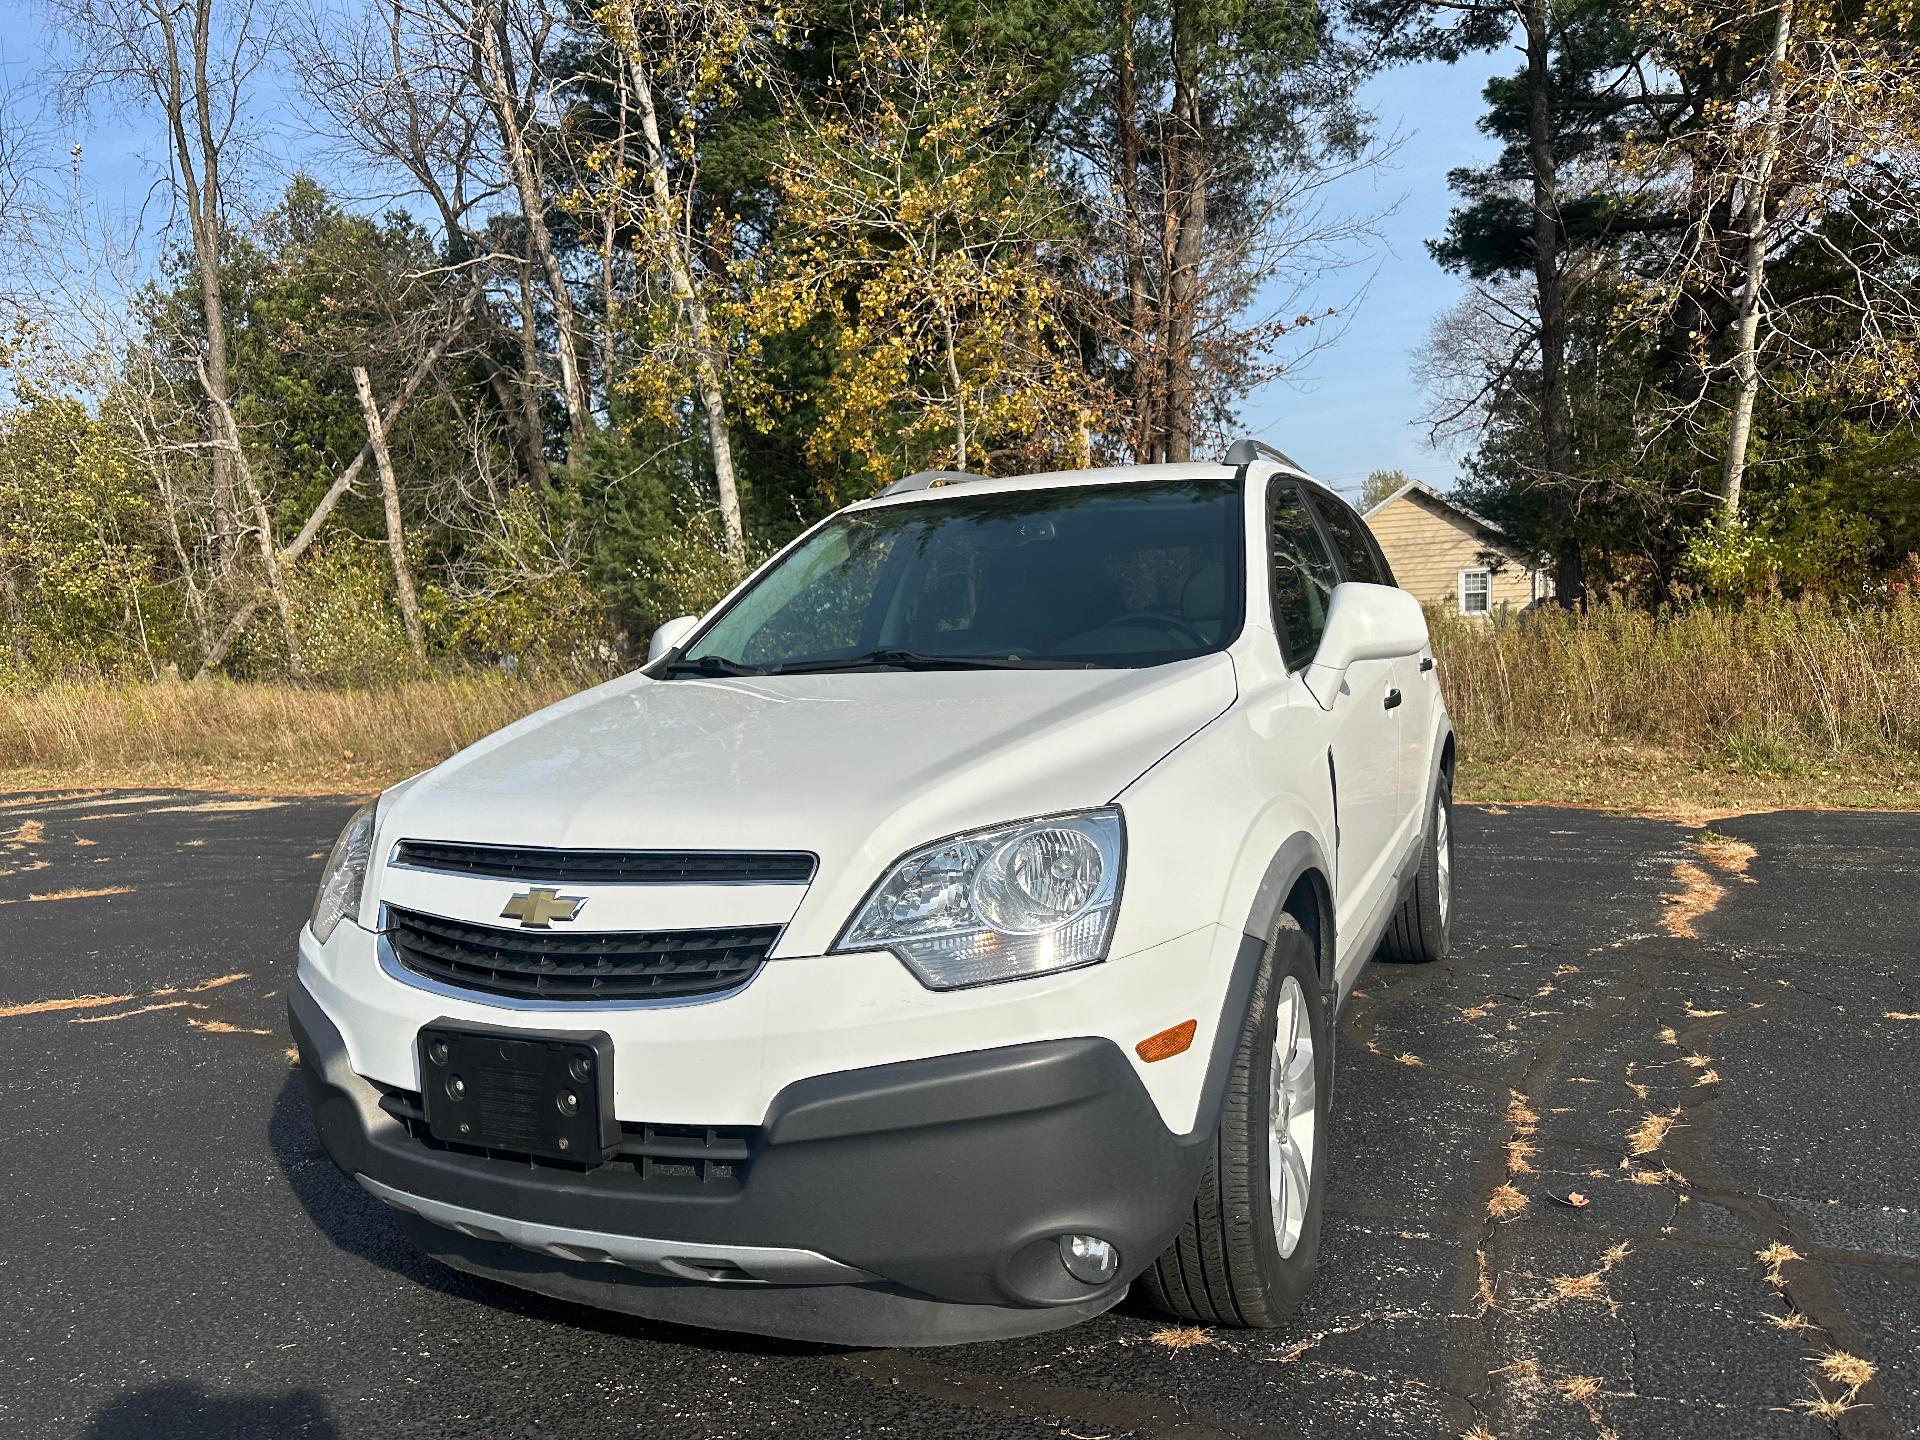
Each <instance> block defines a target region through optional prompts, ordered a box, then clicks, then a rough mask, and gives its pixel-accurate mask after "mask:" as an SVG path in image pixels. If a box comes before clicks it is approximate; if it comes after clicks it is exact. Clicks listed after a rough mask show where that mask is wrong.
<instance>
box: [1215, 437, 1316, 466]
mask: <svg viewBox="0 0 1920 1440" xmlns="http://www.w3.org/2000/svg"><path fill="white" fill-rule="evenodd" d="M1256 460H1277V461H1279V462H1280V463H1281V464H1282V465H1285V466H1287V467H1289V468H1290V469H1294V470H1298V471H1299V472H1300V473H1301V474H1302V475H1304V474H1306V473H1307V467H1306V466H1304V465H1302V464H1301V463H1300V462H1299V461H1298V460H1296V459H1294V458H1293V457H1292V456H1291V455H1289V454H1287V452H1286V451H1284V450H1276V449H1275V448H1274V447H1273V446H1271V445H1269V444H1267V442H1266V441H1264V440H1255V439H1253V438H1252V437H1251V436H1249V437H1247V438H1246V439H1244V440H1236V441H1234V442H1233V444H1231V445H1229V446H1228V447H1227V458H1226V459H1225V460H1223V461H1222V462H1221V463H1222V464H1224V465H1236V466H1237V465H1251V464H1253V462H1254V461H1256Z"/></svg>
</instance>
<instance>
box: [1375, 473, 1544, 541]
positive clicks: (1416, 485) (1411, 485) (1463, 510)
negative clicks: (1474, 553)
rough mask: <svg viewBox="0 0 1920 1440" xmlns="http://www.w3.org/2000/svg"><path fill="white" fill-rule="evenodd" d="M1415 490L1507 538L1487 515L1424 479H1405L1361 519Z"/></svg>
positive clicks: (1490, 531)
mask: <svg viewBox="0 0 1920 1440" xmlns="http://www.w3.org/2000/svg"><path fill="white" fill-rule="evenodd" d="M1416 491H1417V492H1418V493H1419V494H1420V495H1422V496H1423V497H1425V498H1426V499H1428V500H1431V501H1432V502H1433V503H1434V504H1436V505H1442V506H1445V507H1446V508H1447V509H1449V510H1451V511H1453V513H1454V514H1456V515H1459V516H1461V517H1463V518H1465V519H1467V520H1471V521H1472V522H1473V523H1474V524H1475V525H1478V526H1479V527H1480V528H1481V529H1482V530H1485V531H1486V532H1487V533H1488V534H1489V535H1498V536H1499V537H1500V538H1501V539H1502V540H1507V532H1506V531H1504V530H1502V529H1501V528H1500V527H1499V526H1498V525H1496V524H1494V523H1493V521H1491V520H1489V519H1487V517H1486V516H1484V515H1476V514H1474V512H1473V511H1471V510H1469V509H1467V507H1466V506H1464V505H1462V504H1460V503H1459V502H1458V501H1457V500H1452V499H1450V498H1448V497H1447V496H1445V495H1442V494H1441V493H1440V492H1439V491H1438V490H1436V489H1434V488H1433V487H1432V486H1431V485H1429V484H1427V482H1426V481H1424V480H1409V481H1407V483H1406V484H1404V485H1402V486H1401V487H1400V488H1399V489H1398V490H1396V491H1394V492H1393V493H1392V494H1391V495H1389V496H1387V497H1386V499H1384V500H1382V501H1381V502H1380V503H1379V504H1378V505H1375V506H1374V507H1373V508H1372V509H1371V510H1369V511H1367V513H1366V514H1365V515H1363V516H1362V517H1361V518H1362V519H1363V520H1371V519H1373V517H1374V516H1376V515H1378V514H1379V513H1380V512H1381V511H1382V510H1384V509H1386V508H1387V506H1389V505H1391V504H1393V502H1394V501H1396V500H1399V499H1403V498H1404V497H1406V496H1408V495H1411V494H1413V493H1415V492H1416ZM1507 543H1508V544H1509V545H1511V544H1512V543H1513V542H1512V541H1511V540H1507Z"/></svg>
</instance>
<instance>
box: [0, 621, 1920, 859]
mask: <svg viewBox="0 0 1920 1440" xmlns="http://www.w3.org/2000/svg"><path fill="white" fill-rule="evenodd" d="M1432 623H1433V638H1434V647H1435V649H1436V651H1437V652H1438V654H1439V658H1440V671H1439V673H1440V676H1441V679H1442V682H1443V683H1444V685H1445V686H1446V690H1447V699H1448V704H1449V706H1450V708H1451V710H1452V712H1453V716H1454V720H1455V723H1456V724H1457V726H1458V727H1459V731H1460V740H1461V757H1462V759H1461V768H1460V772H1459V774H1458V776H1457V778H1456V784H1455V791H1456V794H1457V795H1458V796H1459V798H1461V799H1464V800H1480V801H1501V802H1507V803H1522V802H1527V801H1551V802H1556V803H1562V804H1587V805H1598V806H1604V807H1609V808H1622V809H1633V810H1643V811H1647V812H1650V813H1656V814H1663V815H1668V816H1672V817H1674V818H1677V819H1682V820H1685V821H1687V822H1688V823H1694V824H1700V823H1705V822H1707V821H1709V820H1711V819H1713V818H1716V817H1719V816H1722V815H1729V814H1740V813H1743V812H1746V811H1753V810H1762V809H1779V808H1786V807H1792V806H1802V805H1833V806H1863V807H1871V806H1881V807H1896V808H1920V602H1917V601H1914V600H1911V599H1901V600H1899V601H1897V602H1895V603H1893V604H1891V605H1888V606H1885V607H1881V608H1865V609H1859V610H1843V609H1838V608H1834V607H1832V606H1829V605H1826V604H1823V603H1821V602H1818V601H1808V602H1788V601H1771V602H1767V603H1760V604H1752V605H1749V606H1747V607H1745V608H1744V609H1741V610H1737V611H1736V610H1728V609H1712V608H1706V607H1701V608H1696V609H1691V610H1686V611H1681V612H1677V613H1673V614H1668V615H1655V614H1652V613H1649V612H1646V611H1641V610H1633V609H1629V608H1627V607H1624V606H1610V605H1602V606H1599V607H1597V608H1596V609H1595V610H1594V611H1593V612H1592V613H1591V614H1590V615H1588V616H1586V617H1584V618H1579V619H1574V618H1569V617H1565V616H1562V615H1560V614H1558V613H1557V612H1550V613H1546V614H1542V615H1539V616H1535V617H1529V618H1528V619H1527V620H1525V621H1523V622H1515V623H1503V624H1499V625H1489V624H1484V623H1479V622H1468V621H1463V620H1461V619H1459V618H1458V617H1452V618H1449V617H1445V616H1435V617H1434V619H1433V622H1432ZM576 688H578V684H577V683H576V682H572V681H569V680H565V679H561V678H544V679H527V678H524V677H514V676H507V675H503V674H499V673H497V672H492V671H454V672H449V673H445V674H442V675H439V676H436V677H433V678H429V679H421V680H413V681H406V682H399V683H395V684H392V685H388V686H382V687H373V688H357V689H340V690H326V689H316V688H306V687H302V686H295V685H288V684H273V683H266V684H255V683H230V682H224V681H222V682H202V683H198V684H185V683H181V682H178V681H173V682H163V683H158V684H126V683H113V682H89V683H63V684H57V685H52V686H49V687H47V688H44V689H41V690H36V691H33V692H30V693H25V694H14V695H5V696H0V788H4V787H11V788H15V789H24V788H28V787H43V788H53V787H61V788H65V789H69V790H72V789H74V788H76V787H77V786H78V785H81V784H84V785H87V786H102V785H121V786H124V785H166V786H169V787H175V786H180V787H187V788H205V789H222V790H245V791H250V792H254V793H278V794H297V793H348V792H364V791H370V790H375V789H378V788H380V787H381V786H384V785H387V784H390V783H391V782H393V781H394V780H397V779H399V778H401V777H403V776H405V775H408V774H411V773H412V772H414V771H416V770H419V769H422V768H424V767H426V766H428V765H431V764H433V763H434V762H435V761H437V760H440V759H442V758H443V757H445V756H446V755H449V754H451V753H452V752H453V751H455V750H457V749H459V748H460V747H461V746H463V745H466V744H468V743H470V742H472V741H473V740H476V739H478V738H479V737H480V736H482V735H485V734H487V733H489V732H491V731H493V730H496V729H498V728H499V727H500V726H502V725H504V724H507V723H508V722H509V721H512V720H515V719H517V718H519V717H520V716H522V715H524V714H526V713H528V712H529V711H532V710H535V709H538V708H539V707H540V706H542V705H546V704H548V703H550V702H552V701H554V700H556V699H559V698H560V697H561V696H563V695H565V694H567V693H569V692H570V691H571V690H573V689H576ZM1709 701H1710V703H1708V702H1709ZM1736 843H1737V842H1736ZM1727 859H1728V861H1729V862H1733V863H1729V864H1728V865H1727V866H1726V867H1724V868H1725V869H1726V870H1727V872H1728V873H1736V874H1737V873H1739V871H1738V869H1737V868H1736V864H1737V862H1735V857H1734V856H1732V855H1728V857H1727ZM1708 860H1709V862H1710V863H1713V864H1715V865H1719V864H1720V859H1719V857H1717V856H1713V855H1709V856H1708Z"/></svg>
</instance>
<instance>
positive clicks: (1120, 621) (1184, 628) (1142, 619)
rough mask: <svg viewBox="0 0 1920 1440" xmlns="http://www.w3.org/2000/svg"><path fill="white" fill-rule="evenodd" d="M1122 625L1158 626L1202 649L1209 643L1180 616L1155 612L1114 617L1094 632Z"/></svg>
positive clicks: (1140, 611) (1137, 612)
mask: <svg viewBox="0 0 1920 1440" xmlns="http://www.w3.org/2000/svg"><path fill="white" fill-rule="evenodd" d="M1122 625H1153V626H1158V627H1159V628H1160V629H1162V630H1164V631H1166V632H1167V633H1168V634H1169V635H1177V636H1179V637H1180V638H1181V639H1182V640H1190V641H1192V642H1193V643H1194V644H1195V645H1198V646H1200V647H1201V648H1202V649H1205V648H1206V646H1207V645H1208V643H1209V642H1208V640H1207V637H1206V636H1204V635H1202V634H1201V633H1200V632H1199V631H1198V630H1196V629H1194V628H1193V626H1191V625H1189V624H1188V623H1187V622H1186V621H1184V620H1182V619H1180V618H1179V617H1178V616H1176V615H1162V614H1160V613H1159V612H1158V611H1154V610H1129V611H1128V612H1127V613H1126V614H1124V615H1116V616H1114V617H1113V619H1111V620H1109V621H1107V622H1106V623H1105V624H1104V625H1096V626H1094V632H1095V633H1096V634H1098V633H1099V632H1100V631H1102V630H1113V629H1117V628H1118V627H1119V626H1122Z"/></svg>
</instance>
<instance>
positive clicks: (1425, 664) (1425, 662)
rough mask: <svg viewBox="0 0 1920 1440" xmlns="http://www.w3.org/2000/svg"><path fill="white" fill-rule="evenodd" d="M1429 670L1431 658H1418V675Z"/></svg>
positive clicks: (1431, 663) (1431, 666)
mask: <svg viewBox="0 0 1920 1440" xmlns="http://www.w3.org/2000/svg"><path fill="white" fill-rule="evenodd" d="M1431 669H1433V657H1432V656H1431V655H1422V656H1421V657H1420V673H1421V674H1422V675H1424V674H1426V673H1427V672H1428V671H1429V670H1431Z"/></svg>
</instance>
